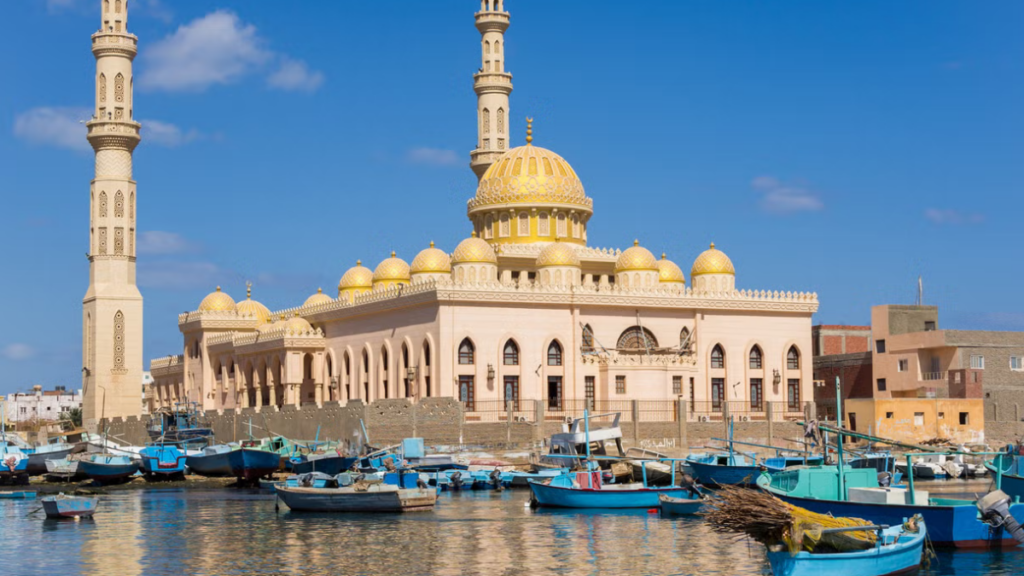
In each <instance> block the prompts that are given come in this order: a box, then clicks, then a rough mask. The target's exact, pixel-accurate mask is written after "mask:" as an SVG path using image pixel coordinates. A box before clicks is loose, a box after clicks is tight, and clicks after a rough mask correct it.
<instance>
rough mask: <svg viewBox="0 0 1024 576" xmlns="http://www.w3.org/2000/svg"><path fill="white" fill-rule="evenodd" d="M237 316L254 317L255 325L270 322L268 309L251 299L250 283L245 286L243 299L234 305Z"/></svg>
mask: <svg viewBox="0 0 1024 576" xmlns="http://www.w3.org/2000/svg"><path fill="white" fill-rule="evenodd" d="M235 310H236V311H237V312H238V315H239V316H243V317H248V316H252V317H254V318H256V325H257V326H262V325H264V324H268V323H270V309H269V308H267V307H266V306H264V305H263V304H260V303H259V302H257V301H255V300H253V299H252V284H251V283H250V284H246V286H245V300H242V301H241V302H239V303H238V304H237V305H235Z"/></svg>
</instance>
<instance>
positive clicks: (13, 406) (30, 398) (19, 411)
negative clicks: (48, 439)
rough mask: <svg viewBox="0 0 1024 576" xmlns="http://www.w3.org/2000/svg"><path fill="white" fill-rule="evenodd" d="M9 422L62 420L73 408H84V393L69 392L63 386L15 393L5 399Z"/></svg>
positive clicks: (36, 388) (79, 391) (34, 388)
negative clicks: (64, 414)
mask: <svg viewBox="0 0 1024 576" xmlns="http://www.w3.org/2000/svg"><path fill="white" fill-rule="evenodd" d="M3 406H4V410H5V411H6V418H7V422H9V423H14V422H28V421H31V420H36V419H39V420H60V415H61V414H62V413H64V412H67V411H69V410H71V409H72V408H81V407H82V391H81V390H75V391H67V390H65V389H64V387H63V386H58V387H56V388H55V389H53V390H46V391H44V390H43V387H42V386H33V387H32V391H31V392H15V393H14V394H11V395H9V396H7V397H6V398H4V399H3Z"/></svg>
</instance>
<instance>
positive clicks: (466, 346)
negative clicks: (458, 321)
mask: <svg viewBox="0 0 1024 576" xmlns="http://www.w3.org/2000/svg"><path fill="white" fill-rule="evenodd" d="M474 352H475V348H473V343H472V342H471V341H470V340H469V338H466V339H465V340H463V341H462V344H459V364H473V354H474Z"/></svg>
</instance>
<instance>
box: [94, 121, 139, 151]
mask: <svg viewBox="0 0 1024 576" xmlns="http://www.w3.org/2000/svg"><path fill="white" fill-rule="evenodd" d="M85 126H86V128H87V129H88V130H89V132H88V134H87V135H86V138H88V139H89V143H90V144H92V147H93V149H95V150H100V149H103V148H121V149H125V150H128V151H132V150H134V149H135V147H136V146H138V144H139V140H141V139H142V137H141V136H140V134H139V130H140V129H141V128H142V125H141V124H139V123H138V122H133V121H131V120H90V121H89V122H86V123H85Z"/></svg>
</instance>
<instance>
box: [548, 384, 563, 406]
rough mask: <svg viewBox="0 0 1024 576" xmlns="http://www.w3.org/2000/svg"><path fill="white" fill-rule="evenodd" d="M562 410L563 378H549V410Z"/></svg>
mask: <svg viewBox="0 0 1024 576" xmlns="http://www.w3.org/2000/svg"><path fill="white" fill-rule="evenodd" d="M561 409H562V377H561V376H548V410H561Z"/></svg>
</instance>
